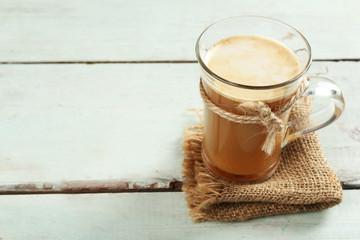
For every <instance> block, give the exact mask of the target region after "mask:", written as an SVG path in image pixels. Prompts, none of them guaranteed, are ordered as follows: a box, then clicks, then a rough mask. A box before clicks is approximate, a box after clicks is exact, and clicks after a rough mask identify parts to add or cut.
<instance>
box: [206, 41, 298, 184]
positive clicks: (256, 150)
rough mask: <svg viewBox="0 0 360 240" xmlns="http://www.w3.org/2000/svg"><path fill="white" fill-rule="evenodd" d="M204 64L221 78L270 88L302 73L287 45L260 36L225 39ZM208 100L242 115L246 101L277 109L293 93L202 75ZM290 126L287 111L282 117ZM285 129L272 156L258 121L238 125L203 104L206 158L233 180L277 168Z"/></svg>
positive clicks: (260, 175)
mask: <svg viewBox="0 0 360 240" xmlns="http://www.w3.org/2000/svg"><path fill="white" fill-rule="evenodd" d="M205 64H206V66H207V67H208V68H209V69H210V70H211V71H212V72H213V73H215V74H216V75H218V76H219V77H221V78H223V79H226V80H228V81H231V82H233V83H237V84H242V85H247V86H269V85H275V84H279V83H282V82H285V81H287V80H289V79H291V78H293V77H295V76H297V75H298V74H299V71H300V69H299V62H298V59H297V57H296V56H295V55H294V53H293V52H292V51H291V50H290V49H288V48H287V47H286V46H284V45H283V44H281V43H279V42H277V41H275V40H272V39H269V38H265V37H261V36H252V35H243V36H233V37H230V38H227V39H224V40H221V41H220V42H218V43H217V44H215V45H214V46H213V47H212V48H211V49H210V50H209V51H208V53H207V55H206V58H205ZM202 83H203V85H204V89H205V92H206V94H207V95H208V97H209V98H210V100H211V101H212V102H213V103H214V104H216V105H217V106H219V107H220V108H222V109H224V110H226V111H230V112H233V113H236V114H242V113H241V112H239V110H238V109H237V105H238V104H239V102H242V101H263V102H265V103H266V104H267V105H268V106H269V107H270V108H271V109H272V110H273V111H275V110H276V109H279V108H281V107H282V106H283V105H284V104H286V103H287V102H288V101H289V100H290V98H291V96H292V94H293V93H294V91H289V90H288V89H286V88H275V89H273V90H271V91H258V92H256V91H247V90H246V89H241V88H237V87H231V86H229V85H228V84H225V83H223V82H220V81H213V82H212V83H210V82H208V81H206V79H204V78H203V79H202ZM279 117H280V118H281V119H282V120H283V122H284V123H285V124H286V122H287V120H288V117H289V111H287V112H285V113H283V114H281V115H280V116H279ZM283 136H284V133H279V134H278V135H277V137H276V146H275V148H274V151H273V153H272V154H271V155H267V154H266V153H265V152H264V151H262V149H261V147H262V146H263V144H264V142H265V139H266V138H267V133H266V129H265V127H264V126H263V125H258V124H239V123H236V122H231V121H229V120H226V119H224V118H222V117H220V116H219V115H217V114H215V113H214V112H212V111H211V110H209V109H208V108H207V107H206V106H205V108H204V142H203V151H202V155H203V159H204V162H205V163H206V165H207V166H208V167H209V168H210V169H212V170H213V171H214V172H216V173H217V174H219V175H221V176H224V177H226V178H229V179H233V180H242V181H252V180H262V179H266V178H267V177H268V176H270V175H271V174H272V173H273V171H275V169H276V167H277V165H278V163H279V159H280V151H281V142H282V139H283Z"/></svg>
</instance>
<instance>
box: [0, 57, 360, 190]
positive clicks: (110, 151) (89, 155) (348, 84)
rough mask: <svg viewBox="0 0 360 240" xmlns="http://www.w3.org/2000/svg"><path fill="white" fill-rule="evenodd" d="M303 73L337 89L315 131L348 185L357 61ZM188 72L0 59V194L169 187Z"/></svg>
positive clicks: (191, 69) (356, 154)
mask: <svg viewBox="0 0 360 240" xmlns="http://www.w3.org/2000/svg"><path fill="white" fill-rule="evenodd" d="M311 71H312V72H313V73H314V74H318V75H321V76H327V77H330V78H334V79H335V80H336V81H337V83H338V84H339V85H340V87H341V88H342V89H343V91H344V94H345V99H346V102H347V106H346V111H345V113H344V115H343V116H342V117H341V118H340V119H339V120H338V122H337V123H336V124H333V125H332V126H330V127H328V128H326V129H324V130H321V131H320V137H321V141H322V143H323V146H324V149H325V153H326V155H327V157H328V160H329V162H330V164H331V166H332V167H333V168H334V169H335V171H336V173H337V174H338V176H339V178H340V179H341V180H342V181H346V182H347V184H348V187H351V186H353V185H354V184H355V186H357V185H358V182H357V181H356V179H359V178H360V172H359V169H360V162H359V161H357V159H359V158H360V148H359V144H360V143H359V137H358V136H359V135H358V134H359V133H358V130H357V129H358V128H359V127H360V126H359V125H358V123H359V118H360V115H359V113H360V105H359V104H357V102H359V101H360V99H359V98H360V96H359V95H358V92H360V89H359V88H360V87H359V85H358V82H359V81H360V77H359V76H360V63H354V62H338V63H334V62H315V63H314V64H313V67H312V70H311ZM198 74H199V71H198V66H197V64H96V65H81V64H80V65H2V68H1V69H0V83H1V94H0V132H1V133H2V134H1V135H0V146H1V148H0V165H1V169H0V192H62V191H63V192H83V191H85V192H96V191H110V192H113V191H127V190H129V189H130V190H135V189H173V190H179V188H180V185H179V184H180V183H179V181H181V162H182V133H183V128H184V127H185V126H188V125H195V124H197V122H198V119H197V116H196V114H195V113H194V112H189V111H187V110H186V109H189V108H201V107H202V103H201V98H200V96H199V93H198V79H199V77H198ZM352 184H353V185H352ZM356 184H357V185H356Z"/></svg>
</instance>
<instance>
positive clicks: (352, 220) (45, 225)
mask: <svg viewBox="0 0 360 240" xmlns="http://www.w3.org/2000/svg"><path fill="white" fill-rule="evenodd" d="M344 197H345V198H344V201H343V203H341V204H340V205H338V206H335V207H333V208H331V209H328V210H324V211H320V212H311V213H301V214H289V215H278V216H272V217H266V218H261V219H254V220H251V221H247V222H236V223H222V222H206V223H196V224H194V223H192V222H191V218H190V217H189V216H188V215H187V212H188V209H187V208H186V202H185V199H184V194H183V193H131V194H128V193H122V194H80V195H79V194H75V195H61V194H55V195H9V196H0V203H1V204H0V212H1V214H0V223H1V224H0V237H1V238H2V239H4V240H6V239H12V240H17V239H19V240H20V239H21V240H22V239H28V240H32V239H54V240H55V239H73V240H77V239H89V240H91V239H127V240H138V239H139V240H140V239H141V240H143V239H166V240H168V239H208V240H212V239H214V240H215V239H229V240H232V239H336V240H337V239H359V238H360V230H359V227H358V223H359V221H360V215H359V214H358V213H359V212H360V200H359V199H360V192H359V191H358V190H348V191H345V196H344Z"/></svg>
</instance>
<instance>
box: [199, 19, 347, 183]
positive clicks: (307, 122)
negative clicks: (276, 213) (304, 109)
mask: <svg viewBox="0 0 360 240" xmlns="http://www.w3.org/2000/svg"><path fill="white" fill-rule="evenodd" d="M239 35H259V36H262V37H267V38H271V39H273V40H276V41H278V42H280V43H282V44H283V45H285V46H287V47H288V48H289V49H290V50H291V51H292V52H293V53H294V54H295V55H296V56H297V58H298V61H299V66H300V73H299V74H298V75H297V76H296V77H294V78H292V79H289V80H287V81H285V82H282V83H280V84H276V85H267V86H250V85H242V84H238V83H235V82H232V81H230V80H228V79H223V78H221V77H220V76H218V75H216V74H215V73H214V72H212V71H211V70H210V69H209V68H208V67H207V65H206V56H207V53H208V51H209V50H210V49H211V48H212V47H213V46H214V44H215V43H217V42H219V41H220V40H222V39H225V38H228V37H231V36H239ZM196 57H197V59H198V62H199V64H200V67H201V86H203V89H204V92H205V93H206V96H207V97H208V99H209V100H210V101H211V102H212V103H213V104H214V105H216V106H217V107H219V108H221V109H223V110H224V111H227V112H230V113H234V114H241V112H239V110H238V108H237V106H238V105H239V103H241V102H242V100H241V101H240V100H238V99H244V101H259V100H258V99H256V98H255V97H256V96H259V95H260V96H262V98H261V101H262V102H264V103H265V104H266V105H267V106H269V107H270V108H271V109H272V111H273V112H274V110H276V109H279V108H281V107H282V106H284V105H285V104H286V103H288V102H289V101H290V99H291V97H292V96H293V95H294V93H295V92H297V90H298V88H299V87H300V85H301V84H302V83H303V81H304V80H305V79H306V80H309V81H308V82H307V81H306V84H307V85H306V89H305V92H304V93H303V95H302V97H312V98H310V99H311V101H314V99H316V100H317V101H319V102H321V103H322V104H323V106H322V107H321V109H319V110H316V111H313V112H312V113H310V114H309V115H306V116H302V117H299V118H296V119H293V120H291V121H288V120H289V115H290V111H291V108H290V109H288V110H287V111H285V112H283V113H281V114H279V115H278V116H277V117H278V118H280V119H281V120H282V122H283V123H284V125H285V128H284V129H283V130H282V131H280V132H279V133H278V134H277V135H276V138H275V147H274V149H273V151H272V153H271V154H268V153H266V152H264V151H263V150H262V146H263V144H264V142H265V140H266V138H267V137H268V133H267V132H266V131H265V129H264V126H263V125H261V124H253V123H252V124H243V123H237V122H233V121H229V120H228V119H226V118H223V117H221V116H220V115H218V114H217V113H215V112H214V111H212V110H211V109H209V107H208V106H207V104H204V138H203V147H202V158H203V161H204V163H205V165H206V166H207V167H208V168H209V169H211V170H212V171H213V172H215V173H216V174H218V175H220V176H222V177H224V178H227V179H230V180H235V181H263V180H265V179H267V178H269V177H270V176H271V175H272V174H273V173H274V172H275V169H276V167H277V166H278V164H279V161H280V153H281V149H282V148H283V147H284V146H285V145H286V144H287V143H289V142H290V141H292V140H294V139H296V138H298V137H300V136H303V135H305V134H307V133H310V132H313V131H316V130H318V129H320V128H323V127H325V126H327V125H329V124H330V123H332V122H334V121H335V120H336V119H337V118H338V117H339V116H340V115H341V113H342V112H343V110H344V106H345V103H344V98H343V95H342V92H341V90H340V89H339V87H337V86H336V85H335V83H334V82H333V81H331V80H329V79H327V78H323V77H318V76H306V73H307V71H308V69H309V67H310V64H311V48H310V45H309V43H308V41H307V40H306V39H305V37H304V36H303V35H302V34H301V33H300V32H299V31H297V30H296V29H294V28H293V27H291V26H290V25H288V24H286V23H283V22H281V21H278V20H276V19H272V18H267V17H260V16H237V17H229V18H225V19H222V20H219V21H217V22H215V23H213V24H212V25H210V26H209V27H207V28H206V29H205V30H204V31H203V32H202V33H201V35H200V37H199V38H198V40H197V43H196ZM219 83H220V84H222V88H221V89H219V88H218V87H217V86H218V84H219ZM224 86H225V88H224ZM226 89H228V90H229V91H227V90H226ZM230 93H231V94H234V93H237V94H236V96H232V95H231V94H230Z"/></svg>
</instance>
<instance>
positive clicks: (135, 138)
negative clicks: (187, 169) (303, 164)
mask: <svg viewBox="0 0 360 240" xmlns="http://www.w3.org/2000/svg"><path fill="white" fill-rule="evenodd" d="M240 14H256V15H265V16H270V17H275V18H277V19H281V20H283V21H285V22H287V23H289V24H291V25H293V26H295V27H296V28H298V29H299V30H300V31H301V32H302V33H303V34H304V35H305V36H306V37H307V38H308V40H309V42H310V43H311V45H312V49H313V57H314V62H313V66H312V68H311V73H312V74H317V75H321V76H326V77H329V78H332V79H334V80H335V81H336V82H337V84H338V85H339V86H340V87H341V88H342V89H343V92H344V95H345V100H346V104H347V105H346V111H345V113H344V114H343V116H342V117H341V118H340V119H339V121H338V122H336V123H335V124H333V125H332V126H330V127H328V128H326V129H323V130H321V131H319V134H320V137H321V142H322V144H323V148H324V151H325V153H326V156H327V158H328V161H329V162H330V164H331V166H332V167H333V169H334V170H335V172H336V173H337V175H338V177H339V178H340V180H341V181H342V183H343V187H344V201H343V203H341V204H340V205H338V206H336V207H334V208H331V209H328V210H325V211H320V212H313V213H302V214H291V215H281V216H274V217H268V218H262V219H255V220H251V221H247V222H238V223H219V222H207V223H199V224H193V223H192V222H191V219H190V217H188V215H187V212H188V209H187V208H186V203H185V200H184V194H183V193H182V192H181V162H182V132H183V128H184V127H185V126H187V125H192V124H196V123H197V117H196V116H195V114H193V113H191V112H187V111H186V109H188V108H200V107H202V104H201V98H200V96H199V93H198V79H199V71H198V66H197V64H196V61H195V54H194V44H195V41H196V39H197V37H198V35H199V34H200V32H201V31H202V30H203V29H204V28H205V27H206V26H207V25H208V24H209V23H211V22H212V21H214V20H216V19H219V18H222V17H225V16H231V15H240ZM359 42H360V2H359V1H357V0H345V1H342V0H338V1H335V0H322V1H311V0H302V1H286V0H277V1H275V0H266V1H261V2H260V1H252V0H242V1H239V0H231V1H221V0H214V1H212V0H200V1H191V0H176V1H167V0H157V1H155V0H154V1H145V0H143V1H141V0H134V1H119V0H107V1H100V0H98V1H95V0H94V1H85V0H76V1H74V0H63V1H45V0H36V1H35V0H31V1H20V0H0V133H1V134H0V194H1V195H0V239H4V240H8V239H359V238H360V229H359V224H360V214H359V212H360V191H359V190H358V189H359V188H360V142H359V141H360V123H359V120H360V104H359V102H360V96H359V92H360V84H359V82H360V43H359ZM43 193H46V194H43ZM55 193H57V194H55ZM79 193H85V194H79Z"/></svg>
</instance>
